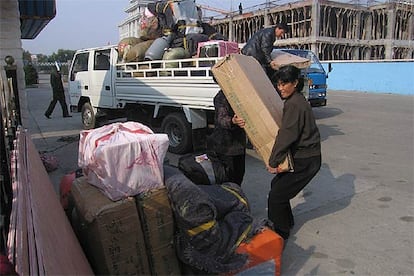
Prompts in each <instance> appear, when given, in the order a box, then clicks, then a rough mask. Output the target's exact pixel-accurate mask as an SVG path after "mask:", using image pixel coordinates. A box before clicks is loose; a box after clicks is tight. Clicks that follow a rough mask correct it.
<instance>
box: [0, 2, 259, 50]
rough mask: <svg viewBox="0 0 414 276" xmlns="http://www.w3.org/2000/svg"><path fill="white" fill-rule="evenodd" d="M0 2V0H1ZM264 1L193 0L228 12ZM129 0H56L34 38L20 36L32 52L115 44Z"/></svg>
mask: <svg viewBox="0 0 414 276" xmlns="http://www.w3.org/2000/svg"><path fill="white" fill-rule="evenodd" d="M0 1H1V0H0ZM265 2H266V0H244V1H243V0H242V1H236V0H196V3H197V4H201V5H207V6H210V7H215V8H219V9H222V10H226V11H230V10H231V8H232V9H233V10H237V9H238V5H239V3H242V5H243V7H246V8H247V7H252V6H254V5H256V4H261V3H265ZM128 5H129V0H56V16H55V17H54V18H53V19H52V20H51V21H50V22H49V23H48V24H47V25H46V27H45V28H44V29H43V30H42V31H41V32H40V33H39V35H38V36H37V37H36V38H34V39H23V40H22V46H23V49H24V50H26V51H29V52H30V53H31V54H44V55H51V54H52V53H56V52H57V51H58V50H59V49H65V50H77V49H82V48H89V47H98V46H104V45H108V44H117V43H118V41H119V31H118V25H120V24H121V23H122V22H123V20H124V19H126V18H127V13H125V12H124V10H125V9H126V8H127V7H128Z"/></svg>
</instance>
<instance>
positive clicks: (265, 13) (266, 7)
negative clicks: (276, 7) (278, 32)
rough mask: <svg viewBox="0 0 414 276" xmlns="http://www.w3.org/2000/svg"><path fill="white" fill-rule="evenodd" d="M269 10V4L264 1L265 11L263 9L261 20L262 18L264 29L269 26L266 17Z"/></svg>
mask: <svg viewBox="0 0 414 276" xmlns="http://www.w3.org/2000/svg"><path fill="white" fill-rule="evenodd" d="M269 8H270V2H269V0H266V6H265V9H264V16H263V18H264V26H263V27H264V28H267V27H269V25H270V22H269V17H268V16H267V14H268V12H269Z"/></svg>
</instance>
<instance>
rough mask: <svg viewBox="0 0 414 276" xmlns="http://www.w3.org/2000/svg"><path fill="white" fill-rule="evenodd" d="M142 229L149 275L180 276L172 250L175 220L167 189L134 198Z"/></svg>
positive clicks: (178, 266) (176, 258)
mask: <svg viewBox="0 0 414 276" xmlns="http://www.w3.org/2000/svg"><path fill="white" fill-rule="evenodd" d="M135 198H136V201H137V207H138V213H139V214H140V218H141V224H142V226H143V231H144V236H145V244H146V246H147V255H148V257H149V263H150V267H151V274H152V275H181V269H180V262H179V260H178V257H177V255H176V251H175V247H174V232H175V229H174V217H173V211H172V209H171V204H170V200H169V198H168V193H167V189H166V188H165V187H164V188H161V189H156V190H151V191H149V192H146V193H143V194H140V195H138V196H136V197H135Z"/></svg>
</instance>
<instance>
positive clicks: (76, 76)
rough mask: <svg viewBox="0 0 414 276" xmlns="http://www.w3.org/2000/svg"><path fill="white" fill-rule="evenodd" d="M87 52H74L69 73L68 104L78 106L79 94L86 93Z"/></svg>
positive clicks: (87, 79) (87, 82) (87, 77)
mask: <svg viewBox="0 0 414 276" xmlns="http://www.w3.org/2000/svg"><path fill="white" fill-rule="evenodd" d="M88 62H89V52H80V53H76V54H75V56H74V59H73V62H72V66H71V68H70V73H69V83H68V86H69V97H70V105H71V107H72V106H78V104H79V101H80V99H81V96H83V95H85V94H87V89H88V87H89V72H88Z"/></svg>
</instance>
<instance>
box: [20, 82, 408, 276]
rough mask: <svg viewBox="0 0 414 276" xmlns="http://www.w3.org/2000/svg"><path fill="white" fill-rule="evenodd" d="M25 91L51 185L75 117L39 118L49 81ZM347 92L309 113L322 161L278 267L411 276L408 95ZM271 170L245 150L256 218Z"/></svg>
mask: <svg viewBox="0 0 414 276" xmlns="http://www.w3.org/2000/svg"><path fill="white" fill-rule="evenodd" d="M27 92H28V102H29V109H28V111H29V115H30V117H31V118H30V124H29V125H28V126H26V127H27V128H28V129H29V131H30V133H31V134H32V139H33V141H34V143H35V146H36V147H37V149H38V150H39V151H46V152H48V153H51V154H54V155H56V156H57V157H58V158H59V168H58V170H56V171H54V172H52V173H50V174H49V175H50V178H51V180H52V182H53V183H54V185H55V188H57V186H56V185H58V183H59V182H60V178H61V177H62V176H63V175H64V174H66V173H68V172H70V171H72V170H74V169H76V168H77V153H78V143H77V142H78V141H77V140H78V136H79V131H80V130H81V128H82V124H81V121H80V115H79V113H74V114H73V117H72V118H62V116H61V115H62V114H61V109H60V106H59V105H57V106H56V108H55V111H54V113H53V114H52V119H46V117H45V116H44V115H43V113H44V111H45V110H46V108H47V105H48V103H49V100H50V97H51V91H50V88H49V86H48V83H46V82H45V83H41V84H39V87H38V88H30V89H28V91H27ZM350 93H351V94H349V93H345V92H341V91H336V92H335V93H332V94H330V95H329V101H328V106H327V107H323V108H317V109H315V111H314V112H315V116H316V117H317V123H318V126H319V129H320V131H321V135H322V154H323V160H322V163H323V164H322V168H321V171H320V172H319V174H318V175H317V176H316V177H315V179H314V180H313V181H312V182H311V183H310V184H309V185H308V186H307V187H306V188H305V190H304V191H303V192H302V193H300V194H299V195H298V196H297V197H296V198H295V199H294V200H292V208H293V212H294V215H295V227H294V229H293V232H292V233H291V238H290V239H289V240H288V242H287V247H286V249H285V251H284V255H283V260H282V275H384V276H388V275H414V246H413V245H414V191H413V189H414V176H413V164H414V153H413V148H414V145H413V141H414V131H413V110H414V109H413V106H414V105H413V97H410V96H398V95H386V94H383V95H368V94H365V93H359V92H355V93H353V92H350ZM168 157H169V159H170V161H171V162H176V159H177V156H176V155H171V154H169V155H168ZM174 160H175V161H174ZM272 177H273V176H272V175H270V174H269V173H267V171H266V169H265V167H264V163H263V162H262V160H260V159H259V158H258V156H257V154H256V153H255V152H254V151H253V150H248V156H247V160H246V175H245V179H244V182H243V184H242V187H243V189H244V191H245V192H246V194H247V196H248V198H249V202H250V204H251V209H252V214H253V216H254V217H256V218H260V217H265V216H266V214H267V210H266V207H267V193H268V191H269V188H270V181H271V179H272Z"/></svg>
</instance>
